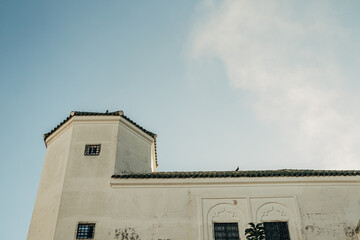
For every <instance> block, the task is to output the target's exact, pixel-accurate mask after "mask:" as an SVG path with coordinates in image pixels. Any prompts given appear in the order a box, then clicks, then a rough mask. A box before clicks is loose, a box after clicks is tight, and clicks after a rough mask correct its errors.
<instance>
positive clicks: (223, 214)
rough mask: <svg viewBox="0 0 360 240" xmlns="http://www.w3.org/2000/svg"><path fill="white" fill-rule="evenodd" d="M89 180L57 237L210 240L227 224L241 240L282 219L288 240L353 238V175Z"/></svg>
mask: <svg viewBox="0 0 360 240" xmlns="http://www.w3.org/2000/svg"><path fill="white" fill-rule="evenodd" d="M319 179H322V180H323V181H319ZM354 179H355V181H354ZM89 180H90V179H78V183H81V184H80V186H81V187H75V186H73V187H72V192H71V193H68V194H69V198H67V199H68V200H69V201H68V202H66V203H65V202H64V204H62V211H61V214H59V223H58V232H57V238H56V239H75V233H76V226H77V223H78V222H82V221H89V222H95V223H96V230H95V239H97V240H103V239H109V240H110V239H114V240H115V239H121V240H127V239H142V240H159V239H161V240H162V239H174V240H175V239H177V240H189V239H194V240H198V239H214V238H213V235H212V234H213V233H212V232H213V231H212V223H213V222H230V221H231V222H233V221H237V222H238V223H239V229H240V235H241V239H245V236H244V234H243V232H244V230H245V228H246V227H247V223H248V222H250V221H254V222H260V221H287V222H288V224H289V231H290V235H291V239H292V240H297V239H304V240H305V239H308V240H312V239H313V240H318V239H334V240H335V239H337V240H339V239H341V240H353V239H356V236H355V233H354V230H355V228H356V225H357V223H358V221H359V218H360V217H359V215H358V213H359V212H360V204H359V201H360V187H359V183H360V179H359V178H358V177H321V178H319V177H308V178H284V177H283V178H263V179H256V180H254V179H235V180H234V179H187V180H181V179H158V180H155V181H154V180H153V179H143V180H141V179H134V180H129V179H128V180H124V179H123V180H121V179H112V180H110V179H109V178H107V179H103V180H101V181H99V182H96V181H91V183H92V184H90V182H88V181H89ZM110 182H111V184H110ZM86 186H88V187H86ZM126 233H127V234H126ZM126 235H127V236H128V237H125V236H126ZM130 236H133V238H131V237H130Z"/></svg>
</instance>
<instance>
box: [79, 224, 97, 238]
mask: <svg viewBox="0 0 360 240" xmlns="http://www.w3.org/2000/svg"><path fill="white" fill-rule="evenodd" d="M94 232H95V223H79V224H78V227H77V233H76V239H93V238H94Z"/></svg>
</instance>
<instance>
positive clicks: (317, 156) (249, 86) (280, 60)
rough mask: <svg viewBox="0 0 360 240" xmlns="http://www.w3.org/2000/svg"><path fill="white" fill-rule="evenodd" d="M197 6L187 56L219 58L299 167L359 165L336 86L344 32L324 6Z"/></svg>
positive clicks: (350, 114)
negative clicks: (276, 130) (285, 141)
mask: <svg viewBox="0 0 360 240" xmlns="http://www.w3.org/2000/svg"><path fill="white" fill-rule="evenodd" d="M201 7H202V8H203V9H202V10H204V12H205V14H204V16H202V18H201V19H200V20H199V21H198V22H197V23H196V25H195V27H194V31H193V35H192V44H193V49H192V50H193V51H192V52H193V57H194V58H195V59H197V60H201V59H203V58H204V57H217V58H219V59H220V60H221V61H222V62H223V63H224V66H225V69H226V71H227V75H228V78H229V80H230V82H231V85H232V86H233V87H235V88H239V89H243V90H246V91H248V92H249V93H251V94H253V95H254V96H255V100H254V102H253V106H252V107H253V110H254V113H255V114H256V116H257V118H258V119H259V121H261V122H262V123H265V124H268V125H269V126H277V127H278V128H279V131H280V132H281V133H282V134H283V136H284V137H288V138H289V139H290V140H289V141H291V142H292V144H293V148H294V149H297V152H300V153H301V156H300V158H301V159H302V160H303V161H304V166H306V167H310V166H314V167H322V168H338V169H345V168H347V169H349V168H360V151H359V149H360V147H359V144H360V129H359V127H358V123H359V122H360V117H359V111H358V110H357V106H356V102H355V103H354V102H350V101H349V100H350V98H349V96H348V94H347V93H346V92H345V91H344V90H342V87H341V86H342V81H343V80H344V79H343V76H342V74H341V71H342V70H341V63H339V61H338V60H337V58H336V51H337V46H339V43H342V42H344V39H343V38H344V36H346V34H348V32H347V30H346V28H345V27H344V26H341V25H340V24H339V23H338V22H337V21H336V19H333V18H332V17H330V16H329V14H328V13H329V12H330V11H329V9H330V8H329V6H327V5H326V4H318V3H311V2H310V3H306V4H303V5H302V6H301V7H302V8H301V9H298V8H299V6H294V2H293V3H289V2H281V4H280V2H279V1H235V0H234V1H220V2H213V1H206V2H204V4H203V5H202V6H201ZM355 99H356V101H357V102H358V103H359V101H358V98H355ZM352 100H354V98H353V99H352ZM297 159H298V158H297ZM290 161H291V160H290ZM311 161H316V162H313V163H311Z"/></svg>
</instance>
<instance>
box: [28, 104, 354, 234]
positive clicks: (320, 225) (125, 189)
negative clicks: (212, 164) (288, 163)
mask: <svg viewBox="0 0 360 240" xmlns="http://www.w3.org/2000/svg"><path fill="white" fill-rule="evenodd" d="M44 140H45V144H46V146H47V151H46V156H45V162H44V169H43V172H42V176H41V181H40V186H39V190H38V193H37V199H36V203H35V208H34V212H33V216H32V220H31V224H30V229H29V233H28V240H75V239H96V240H112V239H114V240H116V239H119V240H135V239H136V240H139V239H141V240H164V239H166V240H169V239H171V240H190V239H192V240H214V239H216V240H220V239H221V240H227V239H231V240H234V239H239V238H240V239H246V238H245V236H244V231H245V229H246V228H247V226H248V223H249V222H254V223H259V222H264V223H265V227H266V230H267V234H268V235H271V237H270V236H269V237H268V238H267V239H268V240H272V239H280V240H285V239H289V238H290V239H291V240H305V239H308V240H331V239H334V240H335V239H336V240H355V239H360V236H359V227H358V223H359V219H360V171H322V170H319V171H314V170H276V171H213V172H156V168H157V159H156V135H155V134H153V133H151V132H149V131H147V130H145V129H143V128H142V127H140V126H139V125H137V124H136V123H134V122H133V121H132V120H130V119H129V118H127V117H126V116H124V114H123V112H122V111H118V112H106V113H88V112H71V114H70V116H69V117H68V118H67V119H66V120H64V121H63V122H62V123H60V124H59V125H58V126H57V127H56V128H55V129H54V130H52V131H51V132H49V133H48V134H45V135H44ZM189 155H190V154H189ZM279 232H281V233H280V234H281V235H282V237H276V234H278V233H279ZM214 235H216V237H215V236H214ZM286 235H289V236H288V237H287V236H286ZM221 236H222V237H221Z"/></svg>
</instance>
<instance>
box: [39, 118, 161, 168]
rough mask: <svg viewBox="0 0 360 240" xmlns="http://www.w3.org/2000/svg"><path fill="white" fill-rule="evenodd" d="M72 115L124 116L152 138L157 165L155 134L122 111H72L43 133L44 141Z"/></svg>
mask: <svg viewBox="0 0 360 240" xmlns="http://www.w3.org/2000/svg"><path fill="white" fill-rule="evenodd" d="M73 116H120V117H122V118H124V119H125V120H127V121H128V122H129V123H131V124H133V125H134V126H136V127H137V128H138V129H140V130H141V131H143V132H144V133H146V134H148V135H150V136H151V137H152V138H153V139H154V145H155V161H156V166H158V162H157V151H156V134H155V133H152V132H150V131H148V130H146V129H145V128H143V127H141V126H140V125H138V124H137V123H136V122H134V121H133V120H131V119H130V118H128V117H127V116H125V115H124V112H123V111H116V112H109V111H106V112H104V113H100V112H79V111H73V112H71V113H70V115H69V116H68V117H67V118H66V119H65V120H64V121H62V122H61V123H59V124H58V125H57V126H56V127H55V128H54V129H52V130H51V131H50V132H48V133H45V134H44V135H43V136H44V141H46V139H47V138H48V137H49V136H50V135H51V134H52V133H53V132H55V131H56V130H57V129H59V128H60V127H61V126H62V125H63V124H64V123H66V122H67V121H68V120H69V119H71V118H72V117H73Z"/></svg>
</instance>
